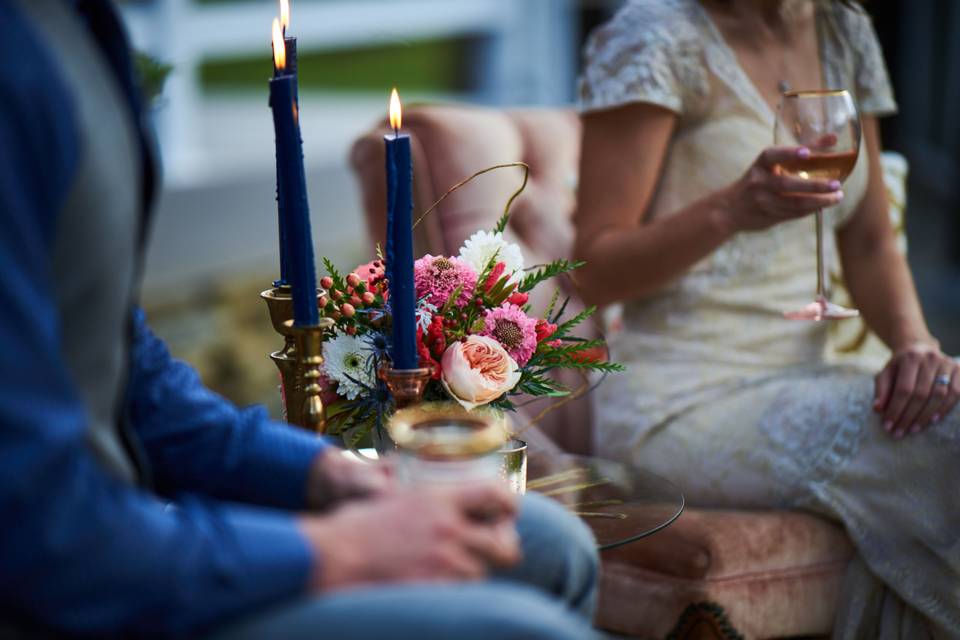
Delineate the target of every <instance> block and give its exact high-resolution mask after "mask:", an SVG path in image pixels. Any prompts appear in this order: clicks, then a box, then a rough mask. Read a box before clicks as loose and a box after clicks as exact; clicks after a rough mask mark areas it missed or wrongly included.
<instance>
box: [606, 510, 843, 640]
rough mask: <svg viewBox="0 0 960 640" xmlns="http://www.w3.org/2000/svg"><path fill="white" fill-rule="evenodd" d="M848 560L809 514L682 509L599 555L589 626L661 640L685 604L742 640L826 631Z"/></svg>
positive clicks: (828, 526)
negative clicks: (597, 595) (703, 605)
mask: <svg viewBox="0 0 960 640" xmlns="http://www.w3.org/2000/svg"><path fill="white" fill-rule="evenodd" d="M852 554H853V547H852V546H851V544H850V542H849V540H848V539H847V537H846V535H845V533H844V531H843V529H842V528H841V527H839V526H837V525H835V524H833V523H831V522H828V521H826V520H823V519H821V518H818V517H815V516H812V515H808V514H804V513H799V512H786V511H762V512H751V511H712V510H695V509H690V510H688V511H687V512H686V513H684V514H683V515H682V516H681V517H680V518H679V519H678V520H677V522H675V523H674V524H673V525H671V526H670V527H669V528H667V529H666V530H664V531H662V532H660V533H657V534H655V535H653V536H651V537H650V538H646V539H644V540H640V541H637V542H634V543H631V544H628V545H625V546H623V547H619V548H616V549H611V550H609V551H605V552H603V575H602V578H601V599H600V606H599V612H598V619H597V622H598V625H599V626H600V627H601V628H603V629H608V630H610V631H616V632H618V633H626V634H633V635H641V636H644V637H651V636H652V637H663V636H664V635H665V634H666V633H668V632H669V631H670V629H671V628H672V625H673V624H674V623H675V622H676V620H677V619H678V617H679V616H680V614H681V613H682V612H683V611H684V610H685V609H686V608H687V606H689V605H690V604H693V603H697V602H714V603H716V604H719V605H720V606H721V607H723V609H724V610H725V611H726V612H727V615H728V617H729V619H730V621H731V623H732V624H733V626H734V627H735V628H736V629H738V630H739V631H740V632H741V633H743V634H745V635H746V636H747V637H760V638H767V637H779V636H785V635H788V636H793V635H813V634H824V633H829V631H830V628H831V626H832V623H833V614H834V611H835V605H836V599H837V596H838V594H839V590H840V586H841V584H842V581H843V576H844V573H845V570H846V566H847V564H848V562H849V560H850V558H851V556H852Z"/></svg>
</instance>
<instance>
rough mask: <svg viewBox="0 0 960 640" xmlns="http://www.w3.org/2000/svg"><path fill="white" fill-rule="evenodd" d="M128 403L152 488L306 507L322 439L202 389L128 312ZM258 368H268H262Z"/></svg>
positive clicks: (139, 319) (191, 372) (143, 323)
mask: <svg viewBox="0 0 960 640" xmlns="http://www.w3.org/2000/svg"><path fill="white" fill-rule="evenodd" d="M133 335H134V338H133V353H132V359H131V362H132V370H131V378H130V392H129V403H130V409H131V417H132V420H133V427H134V430H135V431H136V433H137V435H138V436H139V440H140V441H141V442H142V443H143V445H144V447H145V448H146V453H147V458H148V461H149V463H150V469H151V473H152V476H153V480H154V483H155V486H156V488H157V489H158V490H159V491H161V492H162V493H165V494H176V493H178V492H181V491H191V492H201V493H204V494H206V495H208V496H212V497H216V498H221V499H225V500H235V501H238V502H250V503H254V504H260V505H265V506H272V507H283V508H287V509H300V508H303V507H304V503H305V496H306V486H307V476H308V472H309V470H310V465H311V463H312V462H313V460H314V459H315V458H316V456H317V454H318V453H319V452H320V451H321V450H322V449H323V448H324V447H325V446H326V445H325V443H324V441H323V439H321V438H319V437H317V436H315V435H313V434H311V433H309V432H306V431H304V430H302V429H297V428H294V427H291V426H289V425H286V424H280V423H276V422H271V421H270V419H269V418H268V417H267V413H266V411H265V410H264V409H263V408H262V407H252V408H247V409H240V408H238V407H237V406H236V405H234V404H233V403H231V402H229V401H227V400H225V399H224V398H222V397H220V396H218V395H217V394H215V393H213V392H212V391H210V390H209V389H207V388H206V387H204V386H203V384H202V383H201V382H200V379H199V377H198V375H197V373H196V372H195V371H194V370H193V369H192V368H191V367H189V366H187V365H186V364H185V363H183V362H180V361H178V360H175V359H174V358H172V357H171V356H170V353H169V352H168V351H167V347H166V345H165V344H164V343H163V341H161V340H160V339H159V338H157V337H156V336H155V335H154V334H153V333H152V332H151V331H150V329H149V327H148V326H147V324H146V321H145V319H144V314H143V311H142V310H139V309H137V310H136V311H135V312H134V331H133ZM264 366H272V365H270V363H268V362H266V361H265V362H264Z"/></svg>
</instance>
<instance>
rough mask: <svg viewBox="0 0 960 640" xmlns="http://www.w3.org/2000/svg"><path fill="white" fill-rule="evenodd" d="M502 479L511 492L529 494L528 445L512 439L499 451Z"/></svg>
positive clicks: (517, 439)
mask: <svg viewBox="0 0 960 640" xmlns="http://www.w3.org/2000/svg"><path fill="white" fill-rule="evenodd" d="M497 456H498V458H499V460H498V463H499V472H500V478H501V479H502V480H503V481H504V482H506V483H507V486H508V487H509V488H510V491H513V492H514V493H516V494H519V495H523V494H525V493H526V492H527V443H526V442H524V441H523V440H520V439H519V438H510V439H509V440H507V441H506V442H505V443H504V445H503V446H502V447H501V448H500V450H499V451H497Z"/></svg>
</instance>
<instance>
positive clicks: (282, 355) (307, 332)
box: [260, 286, 334, 433]
mask: <svg viewBox="0 0 960 640" xmlns="http://www.w3.org/2000/svg"><path fill="white" fill-rule="evenodd" d="M322 295H324V292H323V291H318V292H317V298H319V297H320V296H322ZM260 297H261V298H263V300H264V302H266V303H267V309H268V310H269V311H270V322H271V324H272V325H273V329H274V331H276V332H277V333H279V334H280V335H281V336H283V348H282V349H280V350H279V351H274V352H273V353H271V354H270V359H271V360H273V362H274V364H276V365H277V369H279V371H280V389H281V391H280V393H281V398H282V401H283V403H282V411H283V416H282V417H283V419H284V420H285V421H286V422H289V423H290V424H293V425H297V426H298V427H303V428H305V429H309V430H311V431H315V432H318V433H322V432H323V427H324V420H323V403H322V402H321V400H320V392H321V388H320V384H319V378H320V375H321V373H320V366H321V365H322V364H323V355H322V353H321V351H322V346H323V336H324V333H325V332H327V331H329V330H330V329H332V328H333V325H334V323H333V320H331V319H330V318H320V322H319V323H318V324H317V325H316V326H313V327H294V326H293V297H292V295H291V289H290V287H289V286H281V287H274V288H272V289H267V290H266V291H263V292H262V293H261V294H260Z"/></svg>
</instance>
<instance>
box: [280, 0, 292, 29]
mask: <svg viewBox="0 0 960 640" xmlns="http://www.w3.org/2000/svg"><path fill="white" fill-rule="evenodd" d="M280 27H281V28H282V29H283V33H284V35H286V33H287V29H289V28H290V0H280Z"/></svg>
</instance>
